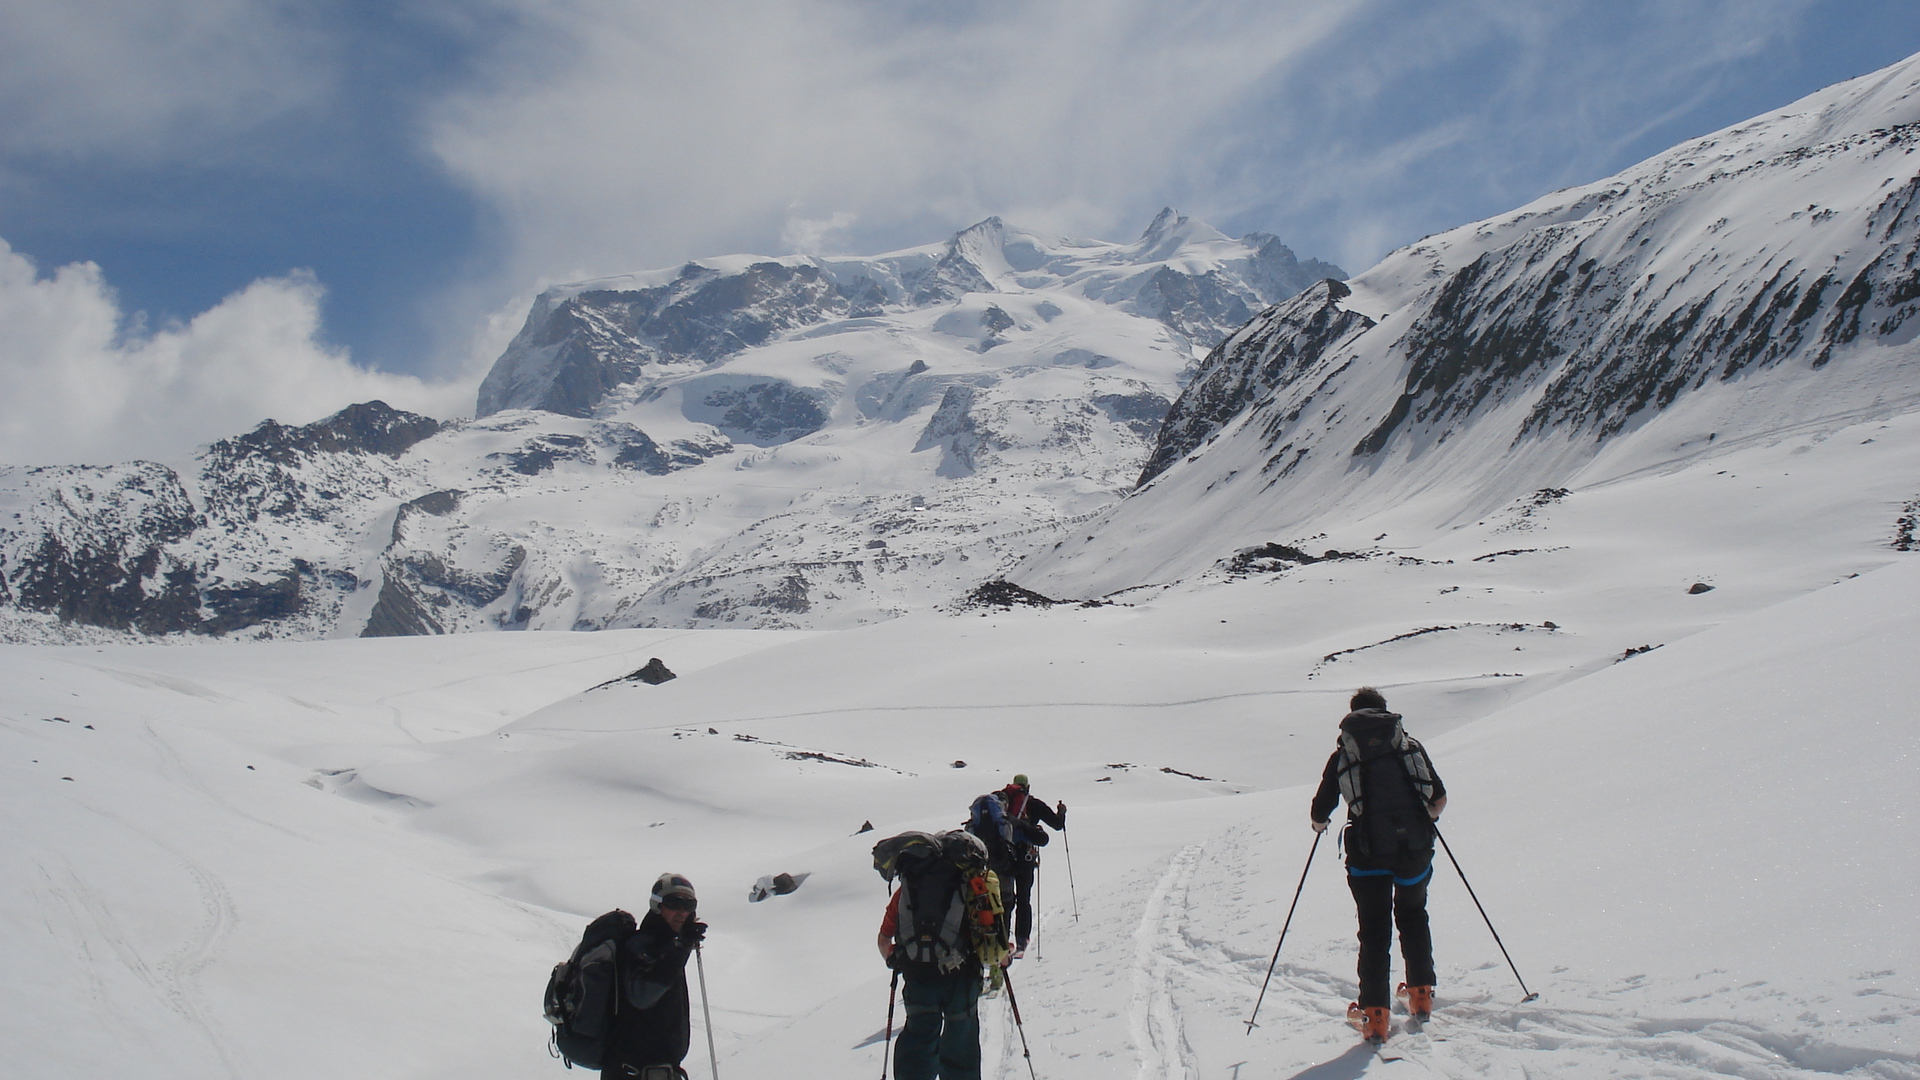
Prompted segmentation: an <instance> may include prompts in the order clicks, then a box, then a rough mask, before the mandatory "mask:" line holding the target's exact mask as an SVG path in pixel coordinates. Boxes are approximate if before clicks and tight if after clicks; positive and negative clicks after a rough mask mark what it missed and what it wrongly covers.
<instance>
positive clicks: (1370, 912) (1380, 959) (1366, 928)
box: [1347, 874, 1393, 1009]
mask: <svg viewBox="0 0 1920 1080" xmlns="http://www.w3.org/2000/svg"><path fill="white" fill-rule="evenodd" d="M1347 888H1348V889H1349V890H1350V891H1352V893H1353V907H1354V912H1355V913H1356V914H1357V915H1358V916H1359V921H1360V962H1359V964H1358V966H1357V972H1358V974H1359V977H1360V999H1359V1001H1360V1007H1361V1008H1363V1009H1366V1008H1384V1007H1386V1005H1387V1003H1388V1002H1389V1001H1390V1000H1392V999H1391V997H1390V995H1389V993H1388V990H1387V976H1388V975H1389V974H1390V973H1391V969H1392V965H1393V878H1392V877H1391V876H1389V875H1386V874H1381V875H1377V876H1374V875H1368V876H1358V877H1357V876H1354V875H1352V874H1349V875H1347Z"/></svg>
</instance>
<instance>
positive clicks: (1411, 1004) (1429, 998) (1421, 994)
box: [1394, 983, 1433, 1021]
mask: <svg viewBox="0 0 1920 1080" xmlns="http://www.w3.org/2000/svg"><path fill="white" fill-rule="evenodd" d="M1394 996H1395V997H1397V998H1399V999H1400V1000H1401V1001H1404V1002H1406V1003H1407V1015H1408V1016H1410V1017H1412V1018H1413V1019H1415V1020H1422V1021H1424V1020H1427V1019H1430V1018H1431V1017H1432V1016H1433V987H1431V986H1408V985H1407V984H1406V983H1401V984H1400V989H1398V990H1396V991H1394Z"/></svg>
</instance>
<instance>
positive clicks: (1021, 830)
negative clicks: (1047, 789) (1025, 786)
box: [1007, 795, 1067, 863]
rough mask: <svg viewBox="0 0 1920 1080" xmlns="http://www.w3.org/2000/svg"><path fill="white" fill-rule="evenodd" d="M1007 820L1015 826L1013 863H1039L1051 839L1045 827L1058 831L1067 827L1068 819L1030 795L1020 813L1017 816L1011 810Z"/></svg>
mask: <svg viewBox="0 0 1920 1080" xmlns="http://www.w3.org/2000/svg"><path fill="white" fill-rule="evenodd" d="M1007 818H1008V821H1009V823H1010V824H1012V826H1013V851H1012V856H1013V858H1012V861H1013V862H1016V863H1018V862H1030V863H1037V862H1039V861H1040V849H1041V848H1043V847H1045V846H1046V845H1047V841H1048V839H1049V837H1048V836H1047V830H1046V829H1045V828H1043V827H1042V826H1043V825H1051V826H1053V827H1054V828H1056V829H1064V828H1066V827H1067V819H1066V818H1065V817H1064V816H1063V815H1061V814H1059V813H1056V812H1055V811H1054V809H1053V807H1051V806H1048V805H1047V804H1046V803H1043V802H1041V801H1040V800H1039V799H1036V798H1034V797H1033V796H1032V795H1028V796H1027V797H1026V799H1025V800H1024V805H1022V806H1021V808H1020V813H1019V814H1018V815H1017V816H1016V815H1014V814H1013V813H1012V811H1011V810H1009V811H1008V813H1007Z"/></svg>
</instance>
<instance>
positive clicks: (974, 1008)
mask: <svg viewBox="0 0 1920 1080" xmlns="http://www.w3.org/2000/svg"><path fill="white" fill-rule="evenodd" d="M941 1006H942V1007H941V1012H942V1016H941V1020H942V1021H943V1022H944V1024H945V1027H944V1030H942V1031H941V1033H940V1080H980V977H979V976H978V975H974V974H971V973H968V974H965V975H956V976H952V977H951V982H950V985H949V986H948V987H947V989H946V990H945V991H944V992H943V994H942V1001H941Z"/></svg>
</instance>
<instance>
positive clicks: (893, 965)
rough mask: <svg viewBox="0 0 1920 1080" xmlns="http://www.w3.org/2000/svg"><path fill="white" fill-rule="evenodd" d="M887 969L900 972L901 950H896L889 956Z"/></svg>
mask: <svg viewBox="0 0 1920 1080" xmlns="http://www.w3.org/2000/svg"><path fill="white" fill-rule="evenodd" d="M887 967H888V968H889V969H891V970H894V971H898V970H900V950H899V949H895V950H893V951H892V952H890V953H888V954H887Z"/></svg>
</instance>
